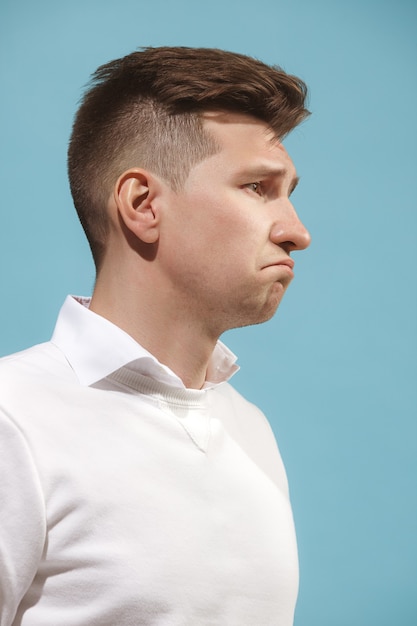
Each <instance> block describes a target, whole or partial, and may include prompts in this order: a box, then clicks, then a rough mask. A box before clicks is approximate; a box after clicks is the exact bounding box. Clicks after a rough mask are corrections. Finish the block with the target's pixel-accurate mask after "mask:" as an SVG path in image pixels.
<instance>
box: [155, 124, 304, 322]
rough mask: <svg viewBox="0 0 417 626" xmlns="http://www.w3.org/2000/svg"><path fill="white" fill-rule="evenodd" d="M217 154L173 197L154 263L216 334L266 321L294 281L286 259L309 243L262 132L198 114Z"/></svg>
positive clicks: (291, 183)
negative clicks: (156, 261)
mask: <svg viewBox="0 0 417 626" xmlns="http://www.w3.org/2000/svg"><path fill="white" fill-rule="evenodd" d="M203 123H204V126H205V129H206V130H207V131H208V132H209V133H211V134H212V135H213V137H214V139H215V140H216V142H217V143H218V145H219V146H220V150H219V151H218V152H216V153H215V154H214V155H212V156H210V157H208V158H206V159H205V160H203V161H202V162H200V163H198V164H197V165H195V166H194V167H193V168H192V169H191V171H190V173H189V176H188V178H187V180H186V181H185V183H184V185H183V187H182V189H181V190H180V191H178V192H172V197H171V202H170V211H169V212H167V215H166V218H165V226H164V228H163V229H162V230H161V239H160V245H159V255H160V260H161V261H162V263H163V264H164V266H165V271H166V272H168V274H169V276H170V278H171V280H172V284H173V285H175V290H176V292H177V293H178V294H180V295H182V297H183V298H184V299H185V300H187V301H188V302H189V303H190V304H189V306H190V308H191V310H194V311H195V313H196V315H198V316H199V319H202V320H204V323H205V324H206V325H207V327H209V328H211V329H212V331H213V332H214V333H215V334H218V333H219V332H223V331H224V330H227V329H229V328H232V327H237V326H243V325H247V324H256V323H260V322H263V321H266V320H268V319H269V318H270V317H271V316H272V315H273V314H274V313H275V311H276V309H277V307H278V305H279V303H280V301H281V299H282V297H283V295H284V293H285V291H286V289H287V287H288V285H289V284H290V282H291V280H292V278H293V265H294V261H293V259H292V258H291V257H290V254H291V253H292V252H293V251H294V250H302V249H304V248H306V247H307V246H308V245H309V243H310V235H309V233H308V232H307V230H306V228H305V227H304V226H303V224H302V223H301V222H300V220H299V218H298V216H297V214H296V212H295V209H294V207H293V205H292V203H291V200H290V194H291V192H292V191H293V189H294V187H295V185H296V184H297V176H296V171H295V167H294V165H293V162H292V161H291V159H290V157H289V155H288V154H287V152H286V150H285V148H284V147H283V145H282V144H281V143H279V142H278V141H277V140H276V139H275V138H274V137H273V134H272V132H271V130H270V129H269V128H268V126H267V125H266V124H265V123H263V122H261V121H258V120H256V119H254V118H251V117H249V116H245V115H238V114H231V113H212V114H206V115H205V116H204V122H203Z"/></svg>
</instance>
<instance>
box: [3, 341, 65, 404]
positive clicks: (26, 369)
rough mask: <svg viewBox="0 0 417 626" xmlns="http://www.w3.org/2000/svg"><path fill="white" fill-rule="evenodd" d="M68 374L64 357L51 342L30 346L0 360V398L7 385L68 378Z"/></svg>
mask: <svg viewBox="0 0 417 626" xmlns="http://www.w3.org/2000/svg"><path fill="white" fill-rule="evenodd" d="M70 372H71V368H70V366H69V364H68V362H67V360H66V359H65V356H64V355H63V354H62V352H61V351H60V350H59V349H58V348H57V347H56V346H55V345H54V344H53V343H52V342H50V341H48V342H46V343H41V344H38V345H36V346H32V347H31V348H28V349H27V350H22V351H21V352H16V353H14V354H10V355H8V356H5V357H2V358H0V381H1V387H0V389H1V396H2V395H3V392H4V391H5V390H7V384H13V383H14V382H16V383H24V382H27V383H29V382H31V381H33V382H39V381H45V380H47V379H49V378H60V377H68V375H69V374H70Z"/></svg>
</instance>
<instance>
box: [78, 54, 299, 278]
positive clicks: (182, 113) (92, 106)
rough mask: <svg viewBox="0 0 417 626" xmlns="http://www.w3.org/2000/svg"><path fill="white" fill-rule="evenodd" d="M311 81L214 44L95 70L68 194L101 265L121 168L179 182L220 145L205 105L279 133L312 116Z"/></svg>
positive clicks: (85, 100)
mask: <svg viewBox="0 0 417 626" xmlns="http://www.w3.org/2000/svg"><path fill="white" fill-rule="evenodd" d="M306 94H307V88H306V86H305V84H304V83H303V81H302V80H300V79H299V78H297V77H295V76H290V75H289V74H286V73H285V72H284V71H283V70H281V69H280V68H279V67H277V66H268V65H265V64H264V63H262V62H260V61H258V60H256V59H253V58H251V57H247V56H244V55H242V54H237V53H233V52H226V51H223V50H217V49H210V48H183V47H175V48H170V47H161V48H143V49H140V50H139V51H137V52H133V53H132V54H129V55H128V56H126V57H124V58H122V59H117V60H115V61H111V62H110V63H107V64H105V65H102V66H101V67H99V68H98V69H97V71H96V72H95V73H94V74H93V76H92V80H91V83H90V85H89V88H88V90H87V91H86V93H85V95H84V97H83V100H82V103H81V106H80V108H79V110H78V113H77V115H76V118H75V121H74V126H73V130H72V135H71V140H70V145H69V152H68V172H69V180H70V186H71V193H72V196H73V200H74V204H75V207H76V209H77V212H78V216H79V218H80V221H81V224H82V226H83V228H84V230H85V233H86V235H87V238H88V241H89V243H90V246H91V251H92V254H93V258H94V261H95V264H96V267H98V266H99V264H100V260H101V258H102V254H103V252H104V249H105V242H106V236H107V229H108V223H107V214H106V203H107V200H108V197H109V195H110V193H111V190H112V187H113V185H114V184H115V182H116V180H117V178H118V176H120V174H122V173H123V171H125V170H126V169H129V167H134V166H137V167H145V168H147V169H149V170H151V171H153V172H154V173H155V174H157V175H159V176H161V177H163V178H164V179H165V180H167V181H168V182H169V183H170V184H171V185H172V187H173V188H174V189H175V188H180V187H181V184H182V183H183V182H184V181H185V179H186V177H187V175H188V172H189V170H190V168H191V167H192V166H193V165H195V164H196V163H198V162H199V161H201V160H203V159H204V158H206V157H207V156H209V155H210V154H213V153H214V152H215V151H216V150H217V146H216V145H215V142H214V140H213V139H212V138H211V137H210V135H208V133H206V132H205V131H204V130H203V125H202V123H201V119H200V115H199V114H200V113H201V112H203V111H209V110H214V111H216V110H219V111H232V112H236V113H246V114H248V115H251V116H253V117H256V118H258V119H260V120H262V121H264V122H266V123H267V124H268V125H269V126H270V127H271V128H272V130H273V131H274V133H275V135H276V136H277V137H278V138H280V139H282V138H283V137H284V136H285V135H286V134H287V133H289V132H290V131H291V130H292V129H293V128H294V127H295V126H297V124H299V123H300V122H301V121H302V120H303V119H304V118H305V117H306V116H307V115H308V111H307V110H306V108H305V99H306Z"/></svg>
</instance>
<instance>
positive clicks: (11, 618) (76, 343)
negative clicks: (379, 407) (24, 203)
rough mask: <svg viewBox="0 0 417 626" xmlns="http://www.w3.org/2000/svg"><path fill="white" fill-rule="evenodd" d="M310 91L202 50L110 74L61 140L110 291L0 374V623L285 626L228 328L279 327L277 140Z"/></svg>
mask: <svg viewBox="0 0 417 626" xmlns="http://www.w3.org/2000/svg"><path fill="white" fill-rule="evenodd" d="M305 96H306V89H305V85H304V83H303V82H302V81H300V80H299V79H297V78H295V77H292V76H289V75H287V74H286V73H284V72H283V71H281V70H280V69H278V68H274V67H268V66H266V65H264V64H263V63H260V62H259V61H256V60H254V59H251V58H248V57H245V56H242V55H238V54H233V53H229V52H223V51H220V50H210V49H191V48H147V49H143V50H141V51H138V52H135V53H133V54H131V55H129V56H127V57H125V58H123V59H120V60H116V61H113V62H111V63H108V64H107V65H104V66H102V67H101V68H99V69H98V70H97V72H96V73H95V75H94V77H93V81H92V84H91V85H90V88H89V90H88V91H87V93H86V95H85V97H84V100H83V102H82V105H81V107H80V109H79V111H78V114H77V116H76V119H75V123H74V128H73V133H72V137H71V142H70V147H69V177H70V183H71V190H72V194H73V198H74V203H75V206H76V208H77V211H78V214H79V217H80V220H81V223H82V225H83V227H84V229H85V232H86V235H87V237H88V240H89V242H90V245H91V249H92V253H93V257H94V261H95V264H96V268H97V280H96V284H95V288H94V292H93V295H92V298H91V301H90V299H88V298H72V297H68V298H67V300H66V302H65V304H64V306H63V308H62V310H61V313H60V315H59V318H58V321H57V325H56V328H55V331H54V334H53V337H52V340H51V341H50V342H48V343H46V344H42V345H39V346H35V347H33V348H31V349H29V350H27V351H25V352H22V353H19V354H16V355H12V356H10V357H7V358H6V359H3V360H2V362H1V366H0V375H1V380H2V392H1V399H0V424H1V441H2V451H1V458H0V463H1V464H2V466H3V467H2V474H1V494H0V497H1V503H2V510H1V516H2V518H1V540H0V551H1V559H2V563H1V574H0V577H1V579H0V589H1V606H2V610H1V626H6V625H9V624H13V625H17V624H19V625H24V626H32V625H36V626H47V625H48V626H49V625H50V626H56V625H58V624H63V625H65V626H103V625H108V626H124V625H138V624H144V625H157V626H162V625H164V626H165V625H170V626H171V625H173V626H176V625H178V626H180V625H181V626H199V625H202V626H204V625H206V626H208V625H210V626H212V625H216V626H220V625H222V626H245V625H247V626H262V625H270V626H272V625H274V626H288V625H290V624H292V622H293V615H294V607H295V601H296V595H297V584H298V567H297V554H296V543H295V535H294V529H293V520H292V514H291V507H290V502H289V498H288V488H287V481H286V476H285V471H284V468H283V465H282V461H281V458H280V455H279V452H278V450H277V447H276V444H275V441H274V438H273V435H272V432H271V429H270V427H269V425H268V423H267V422H266V419H265V418H264V416H263V415H262V414H261V412H260V411H259V410H258V409H257V408H256V407H254V406H253V405H251V404H250V403H248V402H247V401H246V400H244V399H243V398H242V397H241V396H240V395H239V394H238V393H237V392H236V391H234V389H233V388H232V387H231V386H230V384H229V383H228V382H227V380H228V379H229V378H230V377H231V376H232V374H233V373H234V372H235V371H236V369H237V366H236V365H235V357H234V356H233V354H232V353H231V352H230V351H229V350H228V349H227V348H226V347H225V346H224V345H223V344H222V343H221V342H219V336H220V335H221V334H222V333H223V332H224V331H226V330H228V329H230V328H234V327H238V326H243V325H247V324H257V323H260V322H264V321H265V320H268V319H269V318H271V316H272V315H273V314H274V312H275V311H276V308H277V306H278V305H279V303H280V301H281V299H282V297H283V294H284V292H285V290H286V288H287V287H288V285H289V283H290V281H291V279H292V277H293V260H292V258H291V257H290V254H291V253H292V252H293V251H294V250H301V249H304V248H306V247H307V246H308V244H309V241H310V238H309V234H308V232H307V231H306V229H305V228H304V226H303V225H302V224H301V222H300V221H299V219H298V217H297V215H296V213H295V210H294V208H293V206H292V204H291V201H290V199H289V196H290V194H291V192H292V191H293V189H294V187H295V185H296V184H297V176H296V171H295V168H294V165H293V163H292V161H291V159H290V157H289V155H288V154H287V152H286V151H285V148H284V147H283V145H282V143H281V140H282V138H283V136H285V135H286V134H287V133H288V132H289V131H290V130H291V129H292V128H294V126H296V125H297V124H298V123H299V122H300V121H301V120H303V119H304V118H305V117H306V115H307V111H306V109H305V107H304V101H305Z"/></svg>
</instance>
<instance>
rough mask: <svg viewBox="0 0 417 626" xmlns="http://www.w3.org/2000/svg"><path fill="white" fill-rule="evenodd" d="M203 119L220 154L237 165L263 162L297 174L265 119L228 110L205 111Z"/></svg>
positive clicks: (260, 163) (205, 127)
mask: <svg viewBox="0 0 417 626" xmlns="http://www.w3.org/2000/svg"><path fill="white" fill-rule="evenodd" d="M202 122H203V127H204V129H205V130H206V131H207V132H208V133H209V134H210V135H211V136H212V137H213V139H214V140H215V141H216V143H217V145H218V146H219V153H218V154H219V155H223V157H224V158H227V159H229V160H230V161H231V162H232V163H234V164H235V165H236V167H238V166H242V167H247V166H250V165H251V164H253V165H254V166H255V164H259V165H262V163H263V164H264V165H265V166H266V167H268V166H269V167H271V168H274V167H278V168H279V169H281V170H282V169H285V170H287V171H288V174H289V175H290V176H294V175H295V167H294V164H293V162H292V160H291V158H290V156H289V154H288V152H287V151H286V149H285V148H284V146H283V144H282V143H281V142H280V141H279V140H278V139H277V137H276V136H275V135H274V133H273V131H272V129H271V128H270V127H269V126H268V125H267V124H266V123H265V122H262V121H261V120H258V119H256V118H254V117H251V116H249V115H244V114H239V113H228V112H207V113H204V114H203V115H202ZM230 161H229V163H230ZM230 164H231V163H230Z"/></svg>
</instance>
